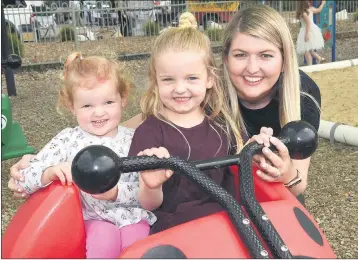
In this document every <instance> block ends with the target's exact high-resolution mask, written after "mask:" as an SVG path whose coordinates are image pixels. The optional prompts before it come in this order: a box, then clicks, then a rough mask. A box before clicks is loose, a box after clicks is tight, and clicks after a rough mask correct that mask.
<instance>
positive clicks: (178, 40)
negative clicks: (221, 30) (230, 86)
mask: <svg viewBox="0 0 358 260" xmlns="http://www.w3.org/2000/svg"><path fill="white" fill-rule="evenodd" d="M168 51H176V52H177V51H191V52H196V53H197V54H198V55H201V56H202V58H203V62H205V64H206V67H207V73H208V78H210V79H212V81H213V87H212V88H210V89H207V90H206V95H205V98H204V100H203V102H202V104H201V108H202V109H203V110H204V111H205V114H206V116H207V117H208V118H209V119H211V120H212V121H213V122H214V123H215V124H217V125H218V126H224V128H225V129H223V130H224V131H225V132H226V133H227V134H228V137H229V140H230V138H232V136H233V137H234V138H235V142H236V144H237V147H238V148H239V149H241V148H242V139H241V135H240V132H239V130H238V127H237V125H236V122H235V121H233V120H232V118H231V117H230V112H229V107H228V101H227V100H226V98H225V95H224V93H223V88H222V84H221V80H220V78H219V77H218V76H217V74H216V66H215V60H214V57H213V53H212V50H211V45H210V40H209V39H208V38H207V37H206V35H204V34H203V33H201V32H200V31H199V30H197V29H194V28H193V27H191V26H190V27H173V28H168V30H167V31H165V32H164V33H163V34H161V35H159V36H158V38H157V39H156V41H155V43H154V46H153V48H152V55H151V58H150V61H149V70H148V73H149V75H148V76H149V87H148V89H147V91H146V92H145V93H144V95H143V96H142V99H141V109H142V111H143V116H144V119H146V118H147V117H149V116H151V115H154V116H155V117H157V118H159V119H161V118H163V116H162V115H159V112H160V110H161V109H162V108H163V103H162V102H161V101H160V98H159V92H158V83H157V77H156V68H155V67H156V62H157V60H156V58H157V57H158V56H159V55H160V54H161V53H163V52H168ZM164 120H165V119H164ZM166 121H167V122H168V120H166Z"/></svg>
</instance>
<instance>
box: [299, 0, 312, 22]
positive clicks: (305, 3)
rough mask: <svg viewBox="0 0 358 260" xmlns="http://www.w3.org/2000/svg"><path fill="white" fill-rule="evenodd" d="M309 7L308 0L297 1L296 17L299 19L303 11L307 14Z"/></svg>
mask: <svg viewBox="0 0 358 260" xmlns="http://www.w3.org/2000/svg"><path fill="white" fill-rule="evenodd" d="M309 8H310V4H309V2H308V0H304V1H298V3H297V10H296V19H300V18H301V16H302V15H303V13H306V14H307V15H308V14H309V12H308V9H309Z"/></svg>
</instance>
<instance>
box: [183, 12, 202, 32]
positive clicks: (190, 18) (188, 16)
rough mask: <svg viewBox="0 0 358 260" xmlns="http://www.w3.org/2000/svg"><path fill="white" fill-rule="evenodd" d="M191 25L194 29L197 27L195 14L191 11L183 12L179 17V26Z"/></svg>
mask: <svg viewBox="0 0 358 260" xmlns="http://www.w3.org/2000/svg"><path fill="white" fill-rule="evenodd" d="M189 26H191V27H193V28H194V29H197V28H198V22H197V21H196V18H195V16H194V15H193V14H192V13H191V12H184V13H182V14H181V15H180V17H179V27H181V28H183V27H189Z"/></svg>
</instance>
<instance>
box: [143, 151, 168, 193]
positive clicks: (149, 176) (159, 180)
mask: <svg viewBox="0 0 358 260" xmlns="http://www.w3.org/2000/svg"><path fill="white" fill-rule="evenodd" d="M141 155H147V156H153V155H155V156H157V157H158V158H169V157H170V154H169V152H168V150H167V149H166V148H164V147H159V148H151V149H146V150H144V151H142V152H140V153H138V156H141ZM172 175H173V171H171V170H166V169H157V170H148V171H142V172H141V173H140V178H141V180H142V181H143V184H145V186H146V187H147V188H149V189H158V188H161V187H162V185H163V183H164V182H166V181H167V180H168V179H169V178H170V177H171V176H172Z"/></svg>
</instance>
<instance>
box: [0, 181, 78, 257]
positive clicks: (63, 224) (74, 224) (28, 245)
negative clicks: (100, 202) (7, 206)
mask: <svg viewBox="0 0 358 260" xmlns="http://www.w3.org/2000/svg"><path fill="white" fill-rule="evenodd" d="M1 248H2V249H1V250H2V258H85V230H84V224H83V216H82V210H81V202H80V199H79V196H78V191H77V188H75V187H74V186H70V187H68V186H62V185H61V184H60V183H58V182H55V183H53V184H51V185H49V186H48V187H46V188H44V189H42V190H40V191H38V192H36V193H35V194H34V195H32V196H31V197H30V198H29V199H27V200H26V202H25V203H24V204H22V205H21V206H20V208H19V210H18V211H17V213H16V215H15V216H14V218H13V219H12V221H11V223H10V224H9V226H8V227H7V229H6V231H5V234H4V236H3V237H2V247H1Z"/></svg>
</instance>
